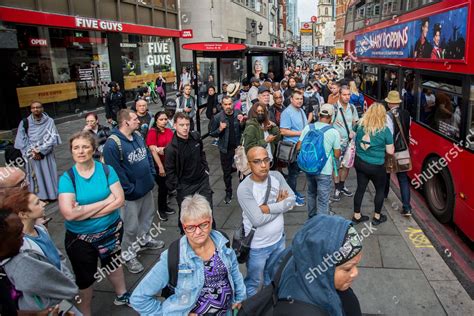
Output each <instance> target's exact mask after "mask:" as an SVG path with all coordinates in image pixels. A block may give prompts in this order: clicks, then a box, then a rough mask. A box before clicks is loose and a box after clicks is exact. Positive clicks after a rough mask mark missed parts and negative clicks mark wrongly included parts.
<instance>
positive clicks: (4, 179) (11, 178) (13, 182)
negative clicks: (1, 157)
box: [0, 166, 28, 194]
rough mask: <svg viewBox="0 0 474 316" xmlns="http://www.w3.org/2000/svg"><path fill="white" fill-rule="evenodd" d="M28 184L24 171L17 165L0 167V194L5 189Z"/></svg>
mask: <svg viewBox="0 0 474 316" xmlns="http://www.w3.org/2000/svg"><path fill="white" fill-rule="evenodd" d="M24 186H28V179H27V178H26V173H25V172H24V171H23V170H21V169H20V168H17V167H11V166H8V167H0V194H1V193H4V192H5V190H6V189H9V188H15V187H24Z"/></svg>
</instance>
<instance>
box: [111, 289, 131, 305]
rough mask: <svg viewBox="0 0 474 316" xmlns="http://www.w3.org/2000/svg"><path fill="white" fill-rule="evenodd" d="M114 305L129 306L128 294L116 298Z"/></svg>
mask: <svg viewBox="0 0 474 316" xmlns="http://www.w3.org/2000/svg"><path fill="white" fill-rule="evenodd" d="M114 304H115V305H119V306H120V305H127V306H130V293H128V292H125V293H124V294H122V295H121V296H116V297H115V299H114Z"/></svg>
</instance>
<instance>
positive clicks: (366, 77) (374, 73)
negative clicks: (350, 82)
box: [361, 66, 379, 100]
mask: <svg viewBox="0 0 474 316" xmlns="http://www.w3.org/2000/svg"><path fill="white" fill-rule="evenodd" d="M378 77H379V68H378V67H377V66H364V74H363V78H362V84H361V87H362V91H364V93H365V94H366V95H367V96H369V97H371V98H373V99H376V100H377V99H378V95H377V94H378Z"/></svg>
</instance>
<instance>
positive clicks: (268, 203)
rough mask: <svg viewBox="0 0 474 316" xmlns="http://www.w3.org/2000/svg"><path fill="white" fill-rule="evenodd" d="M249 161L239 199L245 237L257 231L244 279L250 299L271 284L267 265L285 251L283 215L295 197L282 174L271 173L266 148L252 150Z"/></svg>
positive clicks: (251, 246) (292, 203) (253, 148)
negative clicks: (247, 173) (248, 171)
mask: <svg viewBox="0 0 474 316" xmlns="http://www.w3.org/2000/svg"><path fill="white" fill-rule="evenodd" d="M247 159H248V163H249V166H250V169H252V174H251V175H250V176H248V177H247V178H245V179H244V181H242V183H240V185H239V188H238V189H237V199H238V201H239V204H240V207H241V208H242V210H243V213H242V217H243V221H242V222H243V225H244V228H245V235H246V236H247V235H248V234H249V232H250V230H252V229H254V230H255V234H254V237H253V239H252V243H251V245H250V253H249V259H248V261H247V277H246V278H245V280H244V282H245V286H246V287H247V296H248V297H250V296H252V295H254V294H255V293H256V292H257V289H258V288H259V287H260V285H261V284H262V283H263V284H264V285H268V284H269V283H270V281H271V280H270V278H269V275H270V271H267V269H268V267H267V266H268V264H267V263H268V262H270V261H271V260H274V259H275V258H277V257H278V256H279V255H280V254H281V252H282V251H283V250H284V249H285V237H284V226H285V222H284V219H283V214H284V213H286V212H288V211H289V210H291V209H292V208H293V206H294V205H295V200H296V197H295V194H294V193H293V191H292V190H291V188H290V186H289V185H288V184H287V183H286V181H285V178H283V176H282V175H281V173H279V172H278V171H270V164H271V159H270V158H269V157H268V152H267V150H266V149H265V148H263V147H259V146H255V147H252V148H250V149H249V151H248V153H247ZM264 276H265V277H264Z"/></svg>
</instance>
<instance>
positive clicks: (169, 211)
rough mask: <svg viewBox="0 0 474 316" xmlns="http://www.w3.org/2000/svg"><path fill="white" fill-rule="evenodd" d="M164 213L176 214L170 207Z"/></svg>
mask: <svg viewBox="0 0 474 316" xmlns="http://www.w3.org/2000/svg"><path fill="white" fill-rule="evenodd" d="M165 213H166V215H173V214H176V211H175V210H173V209H172V208H171V207H168V208H167V209H166V212H165Z"/></svg>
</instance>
